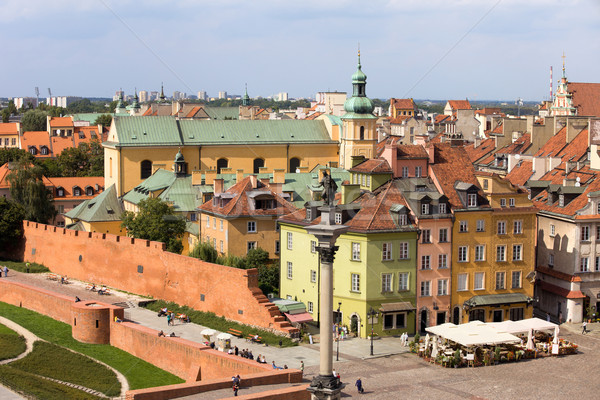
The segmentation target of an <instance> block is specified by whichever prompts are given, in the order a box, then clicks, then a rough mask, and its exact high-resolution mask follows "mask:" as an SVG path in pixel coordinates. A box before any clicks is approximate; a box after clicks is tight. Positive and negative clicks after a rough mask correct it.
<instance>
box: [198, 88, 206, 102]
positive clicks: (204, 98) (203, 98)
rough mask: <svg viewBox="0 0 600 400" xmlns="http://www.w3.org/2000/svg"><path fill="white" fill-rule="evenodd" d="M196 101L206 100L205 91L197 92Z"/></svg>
mask: <svg viewBox="0 0 600 400" xmlns="http://www.w3.org/2000/svg"><path fill="white" fill-rule="evenodd" d="M198 100H206V91H204V90H200V91H199V92H198Z"/></svg>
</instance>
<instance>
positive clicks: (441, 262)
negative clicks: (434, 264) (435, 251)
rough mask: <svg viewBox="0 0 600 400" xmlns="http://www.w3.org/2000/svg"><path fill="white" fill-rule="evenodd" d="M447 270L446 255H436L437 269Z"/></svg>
mask: <svg viewBox="0 0 600 400" xmlns="http://www.w3.org/2000/svg"><path fill="white" fill-rule="evenodd" d="M442 268H448V255H447V254H440V255H438V269H442Z"/></svg>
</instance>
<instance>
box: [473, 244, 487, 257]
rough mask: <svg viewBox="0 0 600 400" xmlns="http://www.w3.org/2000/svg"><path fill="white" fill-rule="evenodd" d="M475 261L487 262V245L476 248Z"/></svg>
mask: <svg viewBox="0 0 600 400" xmlns="http://www.w3.org/2000/svg"><path fill="white" fill-rule="evenodd" d="M475 261H485V245H484V244H479V245H477V246H475Z"/></svg>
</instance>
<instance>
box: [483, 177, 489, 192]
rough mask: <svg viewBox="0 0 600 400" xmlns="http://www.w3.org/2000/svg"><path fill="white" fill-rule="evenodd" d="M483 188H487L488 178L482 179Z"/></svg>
mask: <svg viewBox="0 0 600 400" xmlns="http://www.w3.org/2000/svg"><path fill="white" fill-rule="evenodd" d="M483 188H484V189H485V190H487V188H488V180H487V179H484V180H483Z"/></svg>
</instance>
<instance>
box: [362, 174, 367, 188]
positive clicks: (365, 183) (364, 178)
mask: <svg viewBox="0 0 600 400" xmlns="http://www.w3.org/2000/svg"><path fill="white" fill-rule="evenodd" d="M360 178H361V181H362V186H366V185H367V182H366V176H365V175H364V174H361V176H360Z"/></svg>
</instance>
